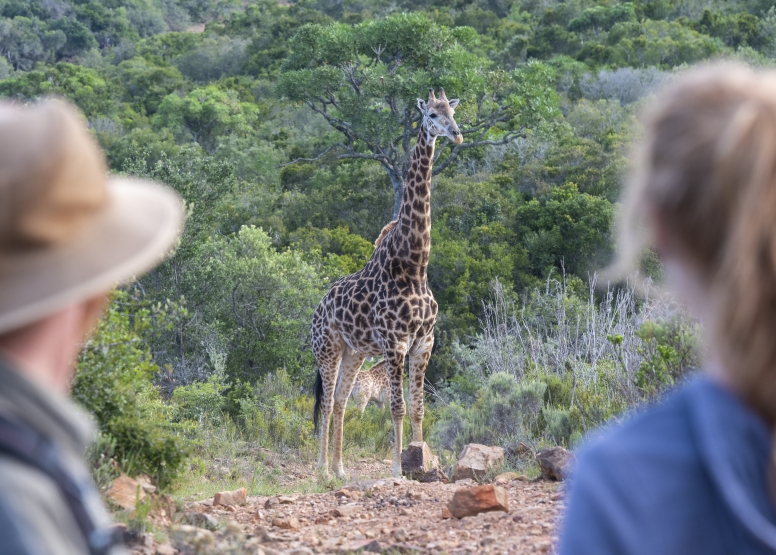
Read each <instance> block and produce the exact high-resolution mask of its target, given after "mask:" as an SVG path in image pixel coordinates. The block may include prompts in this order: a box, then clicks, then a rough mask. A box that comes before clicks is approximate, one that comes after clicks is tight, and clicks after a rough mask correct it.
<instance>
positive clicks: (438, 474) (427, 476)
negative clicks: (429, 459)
mask: <svg viewBox="0 0 776 555" xmlns="http://www.w3.org/2000/svg"><path fill="white" fill-rule="evenodd" d="M418 481H419V482H424V483H431V482H441V483H443V484H446V483H448V482H449V481H450V478H448V477H447V474H445V473H444V471H443V470H442V469H441V468H438V467H437V468H432V469H431V470H429V471H428V472H425V473H423V474H421V475H420V476H418Z"/></svg>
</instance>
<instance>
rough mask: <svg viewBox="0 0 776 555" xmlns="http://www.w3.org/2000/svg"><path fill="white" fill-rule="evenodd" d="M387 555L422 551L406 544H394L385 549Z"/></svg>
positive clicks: (415, 546) (403, 554)
mask: <svg viewBox="0 0 776 555" xmlns="http://www.w3.org/2000/svg"><path fill="white" fill-rule="evenodd" d="M386 552H387V553H401V554H402V555H407V554H414V553H422V552H423V550H422V549H421V548H420V547H418V546H417V545H410V544H407V543H395V544H393V545H391V546H389V547H388V549H386Z"/></svg>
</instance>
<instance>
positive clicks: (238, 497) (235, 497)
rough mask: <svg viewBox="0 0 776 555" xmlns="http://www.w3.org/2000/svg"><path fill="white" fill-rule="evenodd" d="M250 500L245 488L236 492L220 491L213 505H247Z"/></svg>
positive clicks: (214, 498)
mask: <svg viewBox="0 0 776 555" xmlns="http://www.w3.org/2000/svg"><path fill="white" fill-rule="evenodd" d="M247 500H248V492H247V491H246V489H245V488H240V489H236V490H234V491H219V492H218V493H217V494H216V495H215V497H213V505H214V506H215V505H245V502H246V501H247Z"/></svg>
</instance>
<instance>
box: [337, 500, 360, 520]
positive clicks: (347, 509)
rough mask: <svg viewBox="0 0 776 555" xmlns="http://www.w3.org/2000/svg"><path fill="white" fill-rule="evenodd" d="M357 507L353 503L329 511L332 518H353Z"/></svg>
mask: <svg viewBox="0 0 776 555" xmlns="http://www.w3.org/2000/svg"><path fill="white" fill-rule="evenodd" d="M358 510H359V506H358V505H357V504H355V503H347V504H346V505H340V506H339V507H337V508H336V509H333V510H332V511H331V514H332V515H334V516H340V517H342V516H354V515H355V514H356V513H358Z"/></svg>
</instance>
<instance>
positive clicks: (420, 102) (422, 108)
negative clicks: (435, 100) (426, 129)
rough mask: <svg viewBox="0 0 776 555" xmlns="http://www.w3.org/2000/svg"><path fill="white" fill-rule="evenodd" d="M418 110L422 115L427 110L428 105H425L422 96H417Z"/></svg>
mask: <svg viewBox="0 0 776 555" xmlns="http://www.w3.org/2000/svg"><path fill="white" fill-rule="evenodd" d="M418 110H420V113H421V114H423V115H424V116H425V115H426V112H428V106H427V105H426V101H425V100H423V99H422V98H418Z"/></svg>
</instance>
